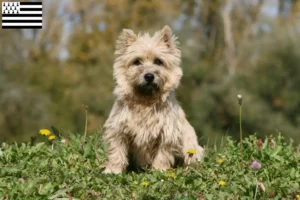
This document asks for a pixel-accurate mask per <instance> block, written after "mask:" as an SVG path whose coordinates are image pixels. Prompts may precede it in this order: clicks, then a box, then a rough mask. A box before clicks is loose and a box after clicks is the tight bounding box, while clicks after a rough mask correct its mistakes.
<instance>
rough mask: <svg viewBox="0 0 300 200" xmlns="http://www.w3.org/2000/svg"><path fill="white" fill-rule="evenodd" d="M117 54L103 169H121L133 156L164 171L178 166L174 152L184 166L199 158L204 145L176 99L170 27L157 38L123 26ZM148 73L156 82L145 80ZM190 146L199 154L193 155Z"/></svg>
mask: <svg viewBox="0 0 300 200" xmlns="http://www.w3.org/2000/svg"><path fill="white" fill-rule="evenodd" d="M115 54H116V56H117V58H116V61H115V64H114V78H115V80H116V88H115V90H114V95H115V96H116V101H115V103H114V105H113V108H112V111H111V113H110V116H109V118H108V119H107V121H106V122H105V125H104V127H105V134H104V140H105V141H106V142H107V143H108V159H109V160H108V163H107V165H106V169H105V170H104V173H121V172H122V171H123V170H124V169H125V168H126V167H127V166H128V164H129V163H128V162H129V161H128V157H129V154H130V155H132V156H133V158H134V162H135V164H136V165H138V166H141V167H146V166H151V167H153V168H155V169H161V170H165V169H168V168H170V167H172V166H174V164H175V155H176V156H179V157H182V159H183V160H184V162H185V163H186V164H187V163H189V162H191V163H192V162H195V161H196V160H200V159H201V157H202V154H203V149H202V147H200V146H199V145H198V142H197V137H196V133H195V131H194V129H193V127H192V126H191V125H190V124H189V122H188V121H187V120H186V118H185V114H184V111H183V110H182V109H181V107H180V105H179V104H178V102H177V100H176V98H175V93H174V90H175V89H176V88H177V87H178V85H179V83H180V79H181V76H182V70H181V68H180V61H181V52H180V50H179V49H178V42H177V40H176V38H175V36H173V35H172V31H171V29H170V28H169V27H168V26H166V27H164V28H163V29H162V30H161V31H158V32H156V33H155V34H154V36H153V37H151V36H150V35H149V34H144V35H141V34H139V35H135V34H134V32H133V31H131V30H123V32H122V33H121V35H120V37H119V39H118V41H117V47H116V52H115ZM147 74H148V75H149V74H150V75H151V77H152V78H153V80H152V79H151V80H150V81H148V82H147V81H146V80H145V79H146V78H145V76H146V75H147ZM188 149H195V150H196V155H194V156H193V157H192V158H190V157H189V156H188V154H187V153H186V151H187V150H188ZM190 159H191V160H190Z"/></svg>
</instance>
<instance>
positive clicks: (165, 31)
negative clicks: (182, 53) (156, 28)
mask: <svg viewBox="0 0 300 200" xmlns="http://www.w3.org/2000/svg"><path fill="white" fill-rule="evenodd" d="M159 37H160V40H161V41H162V42H164V43H165V44H166V45H167V47H169V48H174V47H175V48H176V46H177V43H178V42H177V40H176V37H175V36H174V35H173V32H172V29H171V28H170V27H169V26H165V27H163V28H162V29H161V31H160V33H159Z"/></svg>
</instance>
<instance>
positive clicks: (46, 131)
mask: <svg viewBox="0 0 300 200" xmlns="http://www.w3.org/2000/svg"><path fill="white" fill-rule="evenodd" d="M40 134H41V135H45V136H48V135H50V134H51V131H49V130H48V129H41V130H40Z"/></svg>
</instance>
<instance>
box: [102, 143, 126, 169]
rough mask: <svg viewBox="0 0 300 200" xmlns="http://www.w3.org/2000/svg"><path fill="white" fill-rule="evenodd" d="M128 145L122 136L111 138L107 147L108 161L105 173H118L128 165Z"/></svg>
mask: <svg viewBox="0 0 300 200" xmlns="http://www.w3.org/2000/svg"><path fill="white" fill-rule="evenodd" d="M127 156H128V145H127V142H126V140H124V138H122V137H120V138H119V137H118V138H111V139H110V141H109V147H108V163H107V164H106V168H105V170H104V171H103V173H105V174H110V173H114V174H120V173H122V172H123V170H124V169H125V168H126V167H127V165H128V157H127Z"/></svg>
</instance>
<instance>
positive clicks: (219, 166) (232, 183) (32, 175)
mask: <svg viewBox="0 0 300 200" xmlns="http://www.w3.org/2000/svg"><path fill="white" fill-rule="evenodd" d="M84 137H85V136H82V135H75V134H71V135H70V136H69V137H68V138H67V139H66V142H65V143H62V142H61V139H62V136H59V135H57V138H56V139H55V140H54V141H52V142H49V141H45V142H39V143H36V144H33V145H32V144H30V143H22V144H11V145H8V144H6V143H2V144H1V148H0V199H178V200H179V199H180V200H181V199H183V200H188V199H191V200H192V199H199V200H200V199H254V196H255V195H256V199H282V198H287V199H296V198H297V197H299V196H297V195H299V194H300V155H299V152H297V148H295V147H294V146H293V145H291V144H290V143H287V142H286V141H285V140H284V138H283V137H282V136H281V135H278V136H276V137H269V138H266V139H265V140H264V141H263V142H262V143H260V140H258V139H257V137H256V136H255V135H252V136H250V137H247V138H244V139H243V149H244V151H243V166H244V167H243V168H241V165H240V152H239V149H240V146H239V144H238V143H237V142H236V141H234V140H232V139H230V138H226V140H225V142H224V144H223V145H222V147H220V148H218V149H217V148H216V147H214V148H206V156H205V158H204V160H203V162H201V163H198V164H197V165H194V166H188V167H181V168H177V169H170V170H168V171H166V172H159V171H155V170H145V172H142V173H135V172H127V173H124V174H121V175H105V174H102V173H101V171H102V169H101V165H102V164H103V163H104V162H105V160H106V157H105V152H104V147H103V145H102V142H101V134H100V133H99V132H97V133H95V134H93V135H91V136H87V137H86V141H85V142H83V141H84ZM44 139H46V138H44ZM298 151H299V149H298ZM254 160H256V161H258V162H259V163H261V165H262V167H261V168H260V169H257V170H255V169H253V168H251V164H252V162H253V161H254ZM263 186H264V187H265V191H263Z"/></svg>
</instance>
